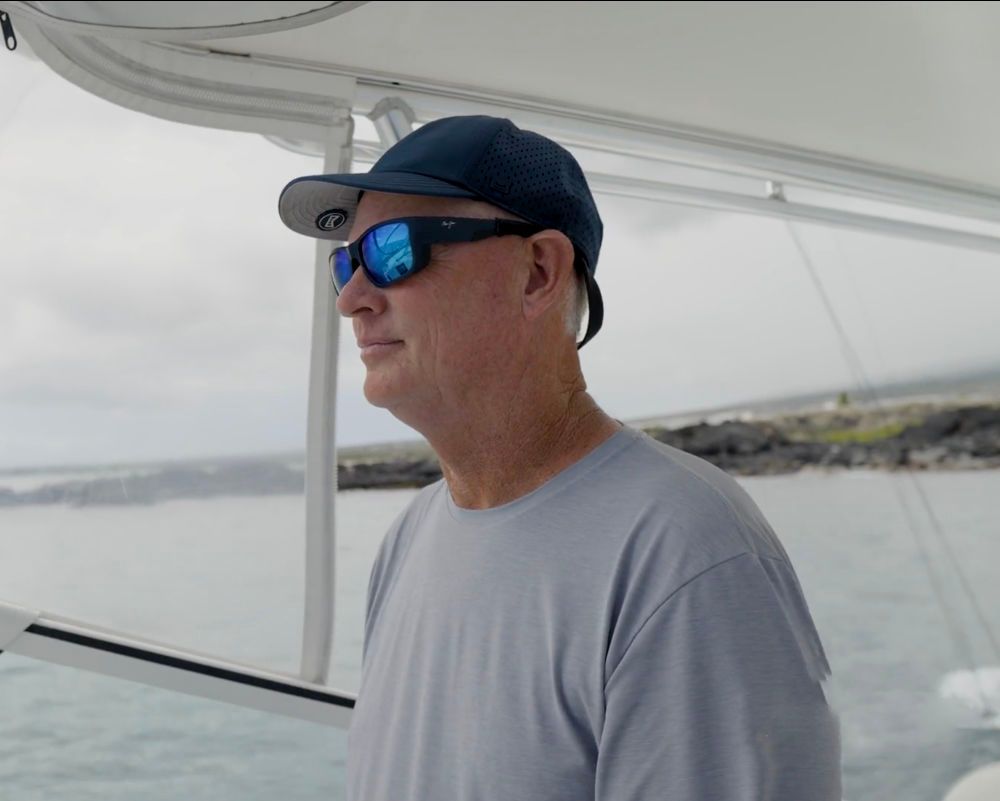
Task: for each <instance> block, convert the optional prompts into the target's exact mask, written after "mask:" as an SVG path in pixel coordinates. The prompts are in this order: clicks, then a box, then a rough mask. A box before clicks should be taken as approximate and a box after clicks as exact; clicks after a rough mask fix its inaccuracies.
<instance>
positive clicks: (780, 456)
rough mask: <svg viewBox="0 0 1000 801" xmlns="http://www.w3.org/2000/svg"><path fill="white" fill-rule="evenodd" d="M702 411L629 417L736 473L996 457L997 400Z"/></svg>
mask: <svg viewBox="0 0 1000 801" xmlns="http://www.w3.org/2000/svg"><path fill="white" fill-rule="evenodd" d="M827 406H828V407H829V406H830V404H827ZM706 418H707V419H702V420H700V421H698V422H694V423H688V424H685V425H678V426H669V425H655V424H651V423H650V422H648V421H646V422H644V423H643V424H641V425H638V424H633V425H636V427H641V428H643V430H645V431H646V432H647V433H648V434H649V435H650V436H652V437H654V438H655V439H657V440H659V441H661V442H665V443H667V444H669V445H672V446H673V447H676V448H680V449H682V450H685V451H688V452H689V453H693V454H695V455H696V456H700V457H701V458H703V459H706V460H707V461H709V462H712V463H713V464H715V465H716V466H718V467H720V468H722V469H723V470H725V471H727V472H729V473H731V474H733V475H738V476H755V475H777V474H786V473H794V472H798V471H800V470H804V469H814V470H844V469H870V470H871V469H874V470H893V471H896V470H949V469H964V470H980V469H991V468H997V467H1000V402H990V403H974V404H973V403H956V402H943V401H920V402H915V401H909V402H898V403H895V404H892V405H887V404H882V405H881V406H880V407H878V408H874V407H865V406H860V407H855V406H852V405H850V404H848V403H846V402H845V403H843V404H842V405H841V406H839V407H836V406H835V407H834V408H814V409H809V410H800V411H797V412H786V413H775V414H769V415H763V414H760V413H753V412H747V411H744V412H743V413H740V414H737V413H734V414H730V415H726V414H725V413H718V414H715V415H711V416H709V415H706ZM710 420H711V421H710ZM440 477H441V471H440V468H439V466H438V463H437V459H436V458H435V456H434V453H433V451H431V449H430V447H429V446H428V445H427V444H426V443H421V442H414V443H405V444H400V445H394V446H393V445H373V446H368V447H352V448H345V449H343V450H342V451H340V453H339V465H338V488H339V489H341V490H347V489H373V488H382V489H397V488H405V487H422V486H425V485H427V484H429V483H432V482H434V481H436V480H438V479H439V478H440ZM303 487H304V473H303V469H302V466H301V463H298V464H296V463H295V462H293V461H290V460H289V459H288V458H284V459H279V458H276V457H272V458H261V459H228V460H218V461H217V462H213V463H211V464H189V465H183V464H178V465H170V466H161V467H159V468H149V467H145V468H144V469H142V470H136V471H134V472H124V473H123V472H119V473H117V474H107V475H101V474H99V473H97V474H94V475H91V476H89V477H87V476H83V477H80V478H74V479H70V480H61V481H52V482H50V483H42V484H41V485H40V486H35V487H32V488H29V489H22V490H20V491H18V490H16V489H11V488H10V487H5V486H4V477H3V476H2V475H0V507H12V506H24V505H34V504H69V505H73V506H91V505H122V504H150V503H157V502H159V501H166V500H172V499H176V498H210V497H216V496H247V495H275V494H296V493H301V492H303Z"/></svg>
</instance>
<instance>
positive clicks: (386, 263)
mask: <svg viewBox="0 0 1000 801" xmlns="http://www.w3.org/2000/svg"><path fill="white" fill-rule="evenodd" d="M361 254H362V257H363V259H364V263H365V266H366V267H367V268H368V272H369V274H370V276H371V278H372V281H373V282H374V283H375V284H377V285H378V286H388V285H389V284H391V283H393V282H395V281H398V280H399V279H401V278H405V277H406V276H408V275H409V274H410V273H411V272H413V246H412V245H411V244H410V227H409V225H407V224H406V223H404V222H397V223H391V224H389V225H381V226H379V227H378V228H376V229H375V230H374V231H371V232H370V233H369V234H367V235H366V236H365V238H364V239H363V240H361Z"/></svg>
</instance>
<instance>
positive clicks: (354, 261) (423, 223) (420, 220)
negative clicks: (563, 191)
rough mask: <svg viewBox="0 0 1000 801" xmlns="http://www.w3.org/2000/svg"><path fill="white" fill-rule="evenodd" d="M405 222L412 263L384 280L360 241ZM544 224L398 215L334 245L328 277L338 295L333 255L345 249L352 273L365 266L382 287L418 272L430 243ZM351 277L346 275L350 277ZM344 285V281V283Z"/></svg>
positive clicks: (532, 230) (528, 230)
mask: <svg viewBox="0 0 1000 801" xmlns="http://www.w3.org/2000/svg"><path fill="white" fill-rule="evenodd" d="M399 223H406V224H407V228H408V230H409V232H410V248H411V250H412V253H413V267H412V269H411V270H410V271H409V272H407V273H406V275H404V276H401V277H399V278H392V279H389V280H386V279H384V278H382V277H380V276H378V275H376V274H375V273H373V272H372V270H370V269H369V267H368V265H367V264H366V263H365V259H364V253H363V250H362V247H361V246H362V243H363V242H364V240H365V237H367V236H368V235H369V234H371V233H372V232H374V231H376V230H378V229H379V228H382V227H383V226H386V225H398V224H399ZM544 230H545V227H544V226H541V225H536V224H534V223H526V222H520V221H518V220H503V219H500V218H499V217H497V218H494V219H482V218H478V217H397V218H395V219H392V220H383V221H382V222H380V223H376V224H375V225H373V226H372V227H371V228H369V229H367V230H366V231H365V232H364V233H362V234H361V236H359V237H358V238H357V239H355V240H354V241H353V242H351V243H350V244H348V245H343V246H341V247H337V248H334V249H333V250H332V251H331V252H330V258H329V263H330V278H331V280H332V281H333V288H334V290H335V291H336V293H337V294H338V295H339V294H340V292H341V289H342V287H340V286H337V277H336V272H335V268H336V258H337V256H338V254H341V253H345V252H346V253H347V254H348V256H349V257H350V259H351V276H352V277H353V276H354V273H355V272H357V270H358V267H360V268H361V269H362V270H364V273H365V275H366V276H367V277H368V280H369V281H371V282H372V283H373V284H374V285H375V286H377V287H381V288H383V289H384V288H385V287H387V286H392V285H393V284H396V283H399V282H400V281H402V280H405V279H406V278H409V277H410V276H412V275H414V274H416V273H418V272H420V271H421V270H422V269H424V267H426V266H427V265H428V264H429V263H430V260H431V245H442V244H447V243H452V242H479V241H480V240H483V239H489V238H491V237H495V236H533V235H534V234H537V233H539V232H540V231H544ZM349 280H350V279H348V281H349ZM345 286H346V283H345Z"/></svg>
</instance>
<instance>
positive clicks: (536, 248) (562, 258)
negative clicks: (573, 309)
mask: <svg viewBox="0 0 1000 801" xmlns="http://www.w3.org/2000/svg"><path fill="white" fill-rule="evenodd" d="M528 244H529V248H530V250H529V255H530V258H531V262H532V263H531V264H530V265H529V266H528V270H529V271H528V280H527V282H526V283H525V285H524V296H523V300H522V303H523V307H524V314H525V317H527V319H529V320H535V319H537V318H538V317H540V316H541V315H542V314H544V313H545V312H546V311H547V310H548V309H550V308H551V307H552V306H553V305H556V304H558V303H559V302H560V298H562V297H563V292H564V289H563V287H564V286H565V283H566V281H568V280H570V279H571V278H572V277H573V260H574V258H575V253H574V251H573V243H572V242H570V241H569V237H567V236H566V234H564V233H562V232H561V231H556V230H553V229H547V230H545V231H541V232H540V233H537V234H535V235H534V236H532V237H531V238H530V239H529V240H528Z"/></svg>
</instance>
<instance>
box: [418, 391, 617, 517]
mask: <svg viewBox="0 0 1000 801" xmlns="http://www.w3.org/2000/svg"><path fill="white" fill-rule="evenodd" d="M493 408H494V409H497V407H496V406H495V405H493ZM456 423H459V421H455V420H452V421H450V424H449V425H448V426H446V427H441V428H440V429H438V432H435V431H425V432H424V433H425V436H427V439H428V441H429V442H430V444H431V447H433V448H434V450H435V452H436V453H437V455H438V459H439V461H440V463H441V470H442V473H443V474H444V477H445V480H446V481H447V482H448V488H449V489H450V490H451V495H452V498H454V500H455V503H456V504H457V505H458V506H460V507H463V508H466V509H488V508H492V507H494V506H500V505H501V504H504V503H509V502H510V501H513V500H516V499H517V498H520V497H522V496H524V495H527V494H528V493H529V492H531V491H532V490H534V489H537V488H538V487H540V486H541V485H542V484H544V483H545V482H546V481H548V480H549V479H550V478H552V477H553V476H555V475H556V474H558V473H560V472H561V471H563V470H565V469H566V468H567V467H569V466H570V465H572V464H574V463H575V462H577V461H579V460H580V459H582V458H583V457H584V456H586V455H587V454H588V453H590V451H592V450H593V449H594V448H596V447H597V446H598V445H600V444H601V443H602V442H604V441H605V440H607V439H608V438H609V437H611V436H612V435H613V434H614V433H615V432H616V431H618V430H619V429H620V428H621V424H620V423H619V422H617V421H615V420H613V419H612V418H610V417H609V416H608V415H607V414H605V413H604V412H603V411H602V410H601V408H600V407H599V406H598V405H597V404H596V403H595V402H594V400H593V398H591V397H590V395H588V394H587V393H586V391H585V390H584V388H583V387H580V388H579V389H576V390H573V391H572V392H569V393H567V395H566V396H560V397H559V399H558V400H557V401H556V400H554V399H553V401H552V402H551V403H550V405H549V406H548V407H544V406H543V405H542V404H538V405H533V404H526V403H524V402H521V403H512V404H510V405H508V406H506V407H505V408H502V409H500V410H497V413H496V414H495V415H494V416H493V418H492V419H488V418H487V417H486V416H485V413H484V410H482V409H480V410H478V411H477V412H476V413H475V414H474V415H472V416H471V418H470V419H466V420H464V421H461V423H460V424H457V425H456Z"/></svg>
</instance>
